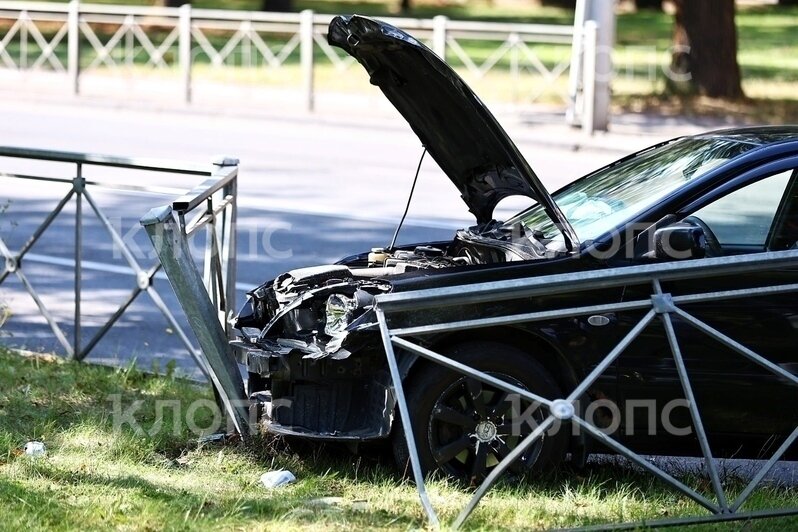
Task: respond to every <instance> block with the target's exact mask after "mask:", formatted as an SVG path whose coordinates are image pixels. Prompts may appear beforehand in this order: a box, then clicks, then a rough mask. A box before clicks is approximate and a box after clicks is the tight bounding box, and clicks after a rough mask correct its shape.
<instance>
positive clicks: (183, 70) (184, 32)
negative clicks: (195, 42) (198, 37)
mask: <svg viewBox="0 0 798 532" xmlns="http://www.w3.org/2000/svg"><path fill="white" fill-rule="evenodd" d="M178 28H179V29H178V34H179V40H178V55H179V62H180V79H181V80H182V82H183V98H184V99H185V102H186V103H191V4H183V5H182V6H180V15H179V19H178Z"/></svg>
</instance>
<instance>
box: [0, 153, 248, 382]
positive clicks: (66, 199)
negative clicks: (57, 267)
mask: <svg viewBox="0 0 798 532" xmlns="http://www.w3.org/2000/svg"><path fill="white" fill-rule="evenodd" d="M0 157H9V158H16V159H23V160H28V161H31V163H37V162H40V161H50V162H57V163H68V164H73V165H74V174H72V175H71V176H70V177H62V178H59V177H48V176H42V175H25V174H19V173H9V172H5V171H2V170H0V177H1V178H10V179H13V180H15V181H19V182H20V185H22V183H24V182H30V181H37V182H48V183H57V184H61V185H64V184H65V185H69V187H70V188H69V189H68V190H67V192H66V194H65V195H64V196H63V197H62V198H61V200H60V201H59V202H58V203H57V204H56V206H55V207H54V208H53V209H52V211H50V212H49V214H47V216H46V217H45V218H44V219H43V220H42V222H41V224H40V225H39V226H38V227H37V228H36V229H35V230H34V231H33V233H32V234H31V236H30V237H29V238H28V239H27V240H26V241H25V243H24V244H23V245H22V246H21V247H20V248H19V249H16V250H12V249H10V248H9V247H8V245H7V244H6V242H5V240H4V239H3V237H2V236H0V259H2V260H3V262H4V263H3V269H2V273H0V285H1V284H2V283H3V282H4V281H6V279H8V278H9V277H10V276H16V277H17V278H18V279H19V281H20V282H21V284H22V286H23V287H24V289H25V291H26V292H27V293H28V294H29V295H30V297H31V298H32V299H33V301H34V302H35V304H36V306H37V307H38V309H39V312H40V313H41V315H42V316H43V317H44V319H45V320H46V321H47V323H48V325H49V326H50V328H51V329H52V331H53V334H54V335H55V337H56V339H57V340H58V342H59V343H60V344H61V346H62V347H63V348H64V350H65V351H66V353H67V354H68V356H70V357H72V358H75V359H77V360H83V359H84V358H85V357H86V356H87V355H88V354H89V353H90V352H91V351H92V350H93V349H94V348H95V346H96V345H97V344H98V343H99V342H100V340H102V338H103V337H105V336H106V334H107V333H108V332H109V331H110V330H111V328H112V327H113V326H114V324H115V323H117V322H118V320H119V319H120V318H121V317H122V315H123V314H124V313H125V311H126V310H127V309H128V308H129V307H130V305H131V304H132V303H133V302H134V301H135V300H136V299H137V298H138V297H139V296H140V295H141V294H142V293H146V294H147V296H148V297H149V299H150V300H151V301H152V303H153V304H154V305H155V306H156V307H157V308H158V309H159V310H160V311H161V313H162V314H163V315H164V317H165V318H166V320H167V321H168V322H169V325H170V327H171V328H172V329H173V330H174V332H175V333H176V334H177V336H178V337H179V338H180V340H181V342H182V343H183V344H184V345H185V347H186V349H187V350H188V351H189V353H190V354H191V356H192V357H193V358H194V360H195V361H196V363H197V365H198V366H199V368H200V370H201V371H202V372H203V373H204V374H205V375H206V376H208V377H210V374H209V371H208V364H207V362H206V360H205V357H204V355H203V354H202V352H201V351H199V350H197V349H196V347H194V345H193V343H192V341H191V340H190V339H189V337H188V336H187V335H186V333H185V331H184V330H183V328H182V327H181V326H180V323H179V322H178V321H177V319H176V318H175V315H174V314H173V312H172V310H171V309H169V307H168V306H167V305H166V303H165V302H164V300H163V299H162V298H161V296H160V295H159V293H158V291H157V290H156V288H155V286H154V284H153V281H154V279H155V277H156V275H157V274H158V273H159V271H160V269H161V267H162V265H161V263H160V262H156V263H155V264H154V265H152V266H150V267H145V266H143V265H142V264H141V262H140V261H139V260H138V259H137V258H136V256H135V253H133V252H132V251H131V249H130V247H129V245H128V242H126V241H125V239H124V238H123V236H122V235H121V234H120V232H119V230H118V229H117V228H116V227H114V225H113V224H112V223H111V221H110V220H109V217H108V215H107V214H106V213H105V212H104V211H103V210H102V208H101V206H100V204H99V203H98V202H97V201H95V199H94V195H93V194H94V192H93V191H95V190H98V191H99V190H111V191H118V192H122V193H125V192H127V193H141V192H146V193H155V194H169V195H172V196H173V197H174V196H176V195H178V194H179V191H176V190H173V189H168V188H164V187H156V186H142V185H132V184H119V183H115V182H112V181H97V180H89V179H86V178H85V177H84V171H85V170H86V169H87V168H88V167H105V168H117V169H118V168H122V169H128V170H138V171H149V172H157V173H159V174H163V175H169V174H184V175H186V174H187V175H195V176H203V177H206V178H207V179H206V180H205V181H204V182H203V183H202V184H201V185H199V186H198V187H197V188H195V189H194V190H192V191H191V192H189V193H188V194H187V195H185V196H181V197H180V198H179V199H178V200H176V201H175V202H174V204H173V205H175V209H176V210H178V211H179V212H181V213H186V212H189V211H191V210H193V209H194V208H196V207H198V206H202V207H203V209H201V210H202V212H201V213H200V215H199V216H198V217H197V218H196V219H195V220H193V221H192V222H191V223H190V224H189V227H188V232H189V234H191V233H194V232H196V231H198V230H199V229H201V228H203V227H207V228H208V232H207V238H206V249H205V271H204V284H205V285H206V286H207V287H208V288H207V290H208V293H209V294H211V299H210V301H212V302H213V304H214V306H215V308H216V309H218V312H217V318H216V319H217V321H218V322H220V323H222V324H224V323H225V322H226V318H227V314H228V313H230V312H232V311H234V310H235V308H234V307H235V303H234V299H233V298H234V297H235V288H234V287H235V241H234V235H235V217H236V205H235V195H236V179H237V176H238V165H237V161H236V160H233V159H219V160H217V161H215V163H214V164H213V166H212V167H199V166H192V165H190V164H183V163H173V162H166V161H153V160H142V159H128V158H121V157H109V156H102V155H89V154H82V153H69V152H55V151H46V150H32V149H23V148H11V147H0ZM219 195H221V196H222V198H221V199H219V198H218V196H219ZM70 202H74V205H75V236H74V238H75V243H74V249H73V257H72V259H73V264H74V266H73V269H74V272H73V273H72V274H73V275H74V323H73V327H74V334H73V335H72V339H71V341H70V339H69V338H68V335H67V334H66V333H65V331H64V329H63V327H62V324H59V322H58V320H57V319H56V318H55V317H54V316H53V314H52V313H51V312H50V310H49V309H48V308H47V306H46V305H45V303H44V302H43V300H42V298H41V297H40V294H39V292H38V291H37V289H36V287H35V286H34V284H33V283H31V282H30V280H29V278H28V276H27V275H26V274H25V268H24V265H25V263H26V255H28V254H29V252H30V251H31V249H32V248H33V247H34V245H35V244H36V242H37V241H38V240H39V239H40V238H41V236H42V235H43V234H44V233H45V231H47V230H48V228H50V227H52V226H53V223H54V221H55V220H56V217H57V216H58V215H59V214H60V213H61V212H62V211H63V210H64V208H65V207H66V206H67V205H68V204H69V203H70ZM84 202H85V203H86V204H88V206H89V208H90V209H91V212H92V213H93V214H94V215H95V216H96V217H97V219H98V220H99V222H100V225H101V226H102V227H103V228H104V230H105V231H106V232H107V234H108V236H109V237H110V239H111V241H112V243H113V246H114V249H115V251H118V252H119V253H120V255H121V256H122V257H123V258H124V260H125V262H127V267H128V268H129V272H130V274H131V275H132V277H133V279H134V281H133V286H132V289H131V292H130V293H129V295H128V296H127V298H126V299H125V300H124V301H123V302H122V303H121V304H120V305H119V306H118V307H117V308H116V310H115V311H114V312H113V313H112V314H111V315H110V316H109V317H108V319H107V320H106V321H105V323H104V324H103V325H102V326H101V327H100V328H99V330H97V331H96V332H95V333H94V335H93V336H92V337H91V338H90V339H89V340H88V341H87V342H84V341H83V340H84V339H83V327H82V321H83V313H82V306H81V301H82V293H83V290H84V288H83V282H82V281H83V275H84V268H83V266H84V258H83V251H84V250H83V247H84V246H83V243H84V226H85V223H84V210H85V208H84ZM31 260H33V259H31Z"/></svg>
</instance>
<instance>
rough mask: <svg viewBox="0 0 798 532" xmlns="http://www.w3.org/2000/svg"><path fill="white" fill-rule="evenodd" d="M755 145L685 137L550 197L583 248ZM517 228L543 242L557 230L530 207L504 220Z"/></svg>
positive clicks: (538, 209) (541, 212)
mask: <svg viewBox="0 0 798 532" xmlns="http://www.w3.org/2000/svg"><path fill="white" fill-rule="evenodd" d="M755 147H756V145H755V144H750V143H745V142H737V141H735V140H730V139H727V138H715V137H711V138H703V137H696V138H694V137H689V138H683V139H679V140H676V141H673V142H671V143H668V144H665V145H662V146H659V147H656V148H652V149H650V150H648V151H644V152H641V153H639V154H636V155H634V156H633V157H628V158H624V159H621V160H620V161H618V162H616V163H615V164H612V165H609V166H607V167H605V168H602V169H600V170H598V171H596V172H594V173H592V174H589V175H587V176H585V177H583V178H582V179H579V180H577V181H574V182H573V183H571V184H569V185H567V186H566V187H564V188H562V189H560V190H558V191H557V192H555V193H554V194H553V198H554V200H555V202H556V203H557V205H558V206H559V207H560V209H562V211H563V214H564V215H565V217H566V218H567V219H568V221H570V222H571V225H572V226H573V228H574V230H575V231H576V233H577V235H578V237H579V240H581V241H582V242H587V241H589V240H593V239H595V238H598V237H599V236H600V235H602V234H604V233H606V232H608V231H611V230H612V229H614V228H615V227H616V226H618V225H620V224H622V223H623V222H625V221H628V220H631V219H633V218H634V217H635V216H637V215H639V214H640V213H641V212H644V211H645V210H647V209H649V208H651V207H652V206H653V205H656V204H657V203H659V202H661V201H663V200H664V199H665V198H666V197H667V196H668V195H669V194H671V193H672V192H674V191H675V190H677V189H678V188H679V187H682V186H684V185H685V184H687V183H688V182H690V181H692V180H694V179H698V178H700V177H701V176H703V175H705V174H706V173H708V172H709V171H711V170H713V169H715V168H717V167H719V166H721V165H722V164H723V163H725V162H726V161H728V160H730V159H733V158H735V157H737V156H739V155H741V154H743V153H745V152H746V151H748V150H751V149H753V148H755ZM519 222H520V223H521V224H522V225H523V226H524V227H525V228H526V229H527V230H529V231H530V232H532V231H537V232H540V233H542V234H543V235H544V237H545V238H549V239H555V238H559V236H560V235H559V230H558V228H557V227H556V225H555V224H554V222H553V221H552V220H550V219H549V217H548V215H547V213H546V212H545V210H544V209H543V208H542V207H540V206H539V205H536V206H534V207H532V208H530V209H528V210H527V211H524V212H521V213H519V214H517V215H516V216H514V217H513V218H511V219H509V220H507V222H506V224H507V225H508V226H512V225H514V224H516V223H519Z"/></svg>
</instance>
